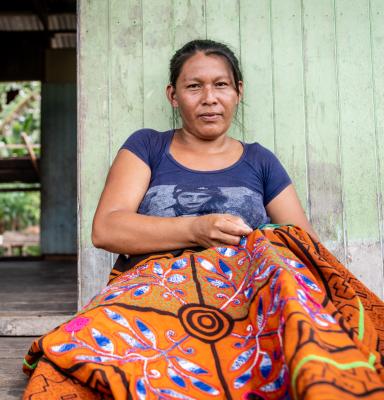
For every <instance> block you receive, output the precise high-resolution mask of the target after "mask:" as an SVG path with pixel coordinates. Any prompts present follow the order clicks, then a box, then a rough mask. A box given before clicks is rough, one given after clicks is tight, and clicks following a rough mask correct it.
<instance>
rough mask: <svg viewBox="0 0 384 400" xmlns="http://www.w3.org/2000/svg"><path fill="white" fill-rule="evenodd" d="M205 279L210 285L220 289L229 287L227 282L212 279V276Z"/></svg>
mask: <svg viewBox="0 0 384 400" xmlns="http://www.w3.org/2000/svg"><path fill="white" fill-rule="evenodd" d="M207 281H208V282H209V283H210V284H211V285H212V286H215V287H217V288H220V289H227V288H229V287H231V285H228V283H225V282H223V281H221V280H219V279H213V278H209V277H207Z"/></svg>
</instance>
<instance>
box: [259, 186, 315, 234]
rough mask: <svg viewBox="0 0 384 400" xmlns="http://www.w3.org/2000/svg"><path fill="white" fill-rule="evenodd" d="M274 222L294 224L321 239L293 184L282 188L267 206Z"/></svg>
mask: <svg viewBox="0 0 384 400" xmlns="http://www.w3.org/2000/svg"><path fill="white" fill-rule="evenodd" d="M265 209H266V211H267V214H268V216H269V217H270V218H271V222H272V223H273V224H293V225H297V226H299V227H300V228H301V229H304V230H305V231H307V232H308V233H309V234H310V235H311V236H312V237H313V238H314V239H315V240H317V241H318V240H319V237H318V236H317V234H316V232H315V231H314V230H313V228H312V226H311V224H310V223H309V221H308V218H307V216H306V215H305V212H304V210H303V207H302V206H301V204H300V200H299V198H298V197H297V193H296V190H295V188H294V186H293V185H292V184H290V185H289V186H287V187H286V188H285V189H284V190H282V191H281V192H280V193H279V194H278V195H277V196H276V197H275V198H274V199H272V200H271V201H270V202H269V203H268V204H267V205H266V207H265Z"/></svg>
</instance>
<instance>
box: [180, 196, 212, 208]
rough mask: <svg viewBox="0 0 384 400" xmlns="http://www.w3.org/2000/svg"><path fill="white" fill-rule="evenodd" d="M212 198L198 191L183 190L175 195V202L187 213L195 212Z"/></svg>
mask: <svg viewBox="0 0 384 400" xmlns="http://www.w3.org/2000/svg"><path fill="white" fill-rule="evenodd" d="M211 198H212V196H211V195H210V194H207V193H200V192H184V193H180V194H179V195H178V196H177V197H176V203H178V205H180V207H181V208H183V209H185V211H186V212H187V213H197V212H199V209H200V208H201V206H203V205H204V204H205V203H206V202H207V201H209V200H210V199H211Z"/></svg>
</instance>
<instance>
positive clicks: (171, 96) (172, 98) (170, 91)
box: [166, 84, 179, 108]
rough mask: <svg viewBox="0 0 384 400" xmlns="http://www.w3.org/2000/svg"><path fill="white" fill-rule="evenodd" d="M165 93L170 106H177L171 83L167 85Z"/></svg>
mask: <svg viewBox="0 0 384 400" xmlns="http://www.w3.org/2000/svg"><path fill="white" fill-rule="evenodd" d="M166 94H167V99H168V101H169V102H170V103H171V106H172V107H173V108H177V107H178V106H179V104H178V102H177V100H176V90H175V88H174V86H172V85H171V84H169V85H167V89H166Z"/></svg>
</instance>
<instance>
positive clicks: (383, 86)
mask: <svg viewBox="0 0 384 400" xmlns="http://www.w3.org/2000/svg"><path fill="white" fill-rule="evenodd" d="M195 38H211V39H214V40H219V41H223V42H225V43H227V44H229V45H230V46H232V48H233V49H234V50H235V51H236V52H237V54H238V56H239V58H240V61H241V65H242V69H243V72H244V76H245V98H244V104H243V105H242V107H241V109H240V110H239V120H240V122H241V123H242V125H243V126H244V129H241V128H240V127H239V125H238V126H234V128H233V129H232V134H233V135H234V136H235V137H237V138H239V139H242V140H245V141H247V142H252V141H258V142H260V143H262V144H263V145H265V146H267V147H269V148H270V149H272V150H273V151H274V152H275V153H276V154H277V156H278V157H279V158H280V160H281V161H282V162H283V164H284V165H285V167H286V168H287V170H288V172H289V173H290V175H291V177H292V179H293V180H294V183H295V185H296V188H297V190H298V193H299V196H300V198H301V201H302V203H303V206H304V207H305V209H306V211H307V213H308V216H309V217H310V219H311V221H312V223H313V225H314V227H315V229H316V230H317V232H318V233H319V235H320V237H321V238H322V240H323V241H324V242H325V243H326V244H327V245H328V246H329V247H330V248H331V249H332V250H333V251H334V253H335V254H336V255H337V256H338V257H339V258H340V259H341V260H342V261H343V262H345V263H346V264H347V265H348V267H349V268H350V269H351V270H352V271H353V272H354V273H356V275H357V276H358V277H359V278H360V279H362V280H363V281H364V282H366V283H367V284H368V286H369V287H371V288H372V289H373V290H374V291H375V292H376V293H377V294H378V295H379V296H383V283H384V280H383V231H384V223H383V211H384V207H383V191H384V1H383V0H99V1H91V0H80V2H79V56H78V57H79V59H78V62H79V94H78V100H79V143H78V144H79V146H78V149H79V169H78V171H79V180H78V181H79V207H80V217H79V224H80V225H79V246H80V266H79V267H80V283H81V284H80V304H83V303H84V302H85V301H86V300H87V299H88V298H89V297H90V296H91V295H92V294H94V293H95V292H96V291H97V290H98V289H99V288H101V287H102V286H103V285H104V284H105V282H106V277H107V275H108V272H109V269H110V267H111V263H112V259H113V257H112V255H109V254H107V253H105V252H103V251H100V250H96V249H94V248H93V246H92V244H91V238H90V236H91V222H92V217H93V213H94V211H95V207H96V205H97V201H98V197H99V195H100V192H101V190H102V187H103V185H104V179H105V176H106V174H107V172H108V168H109V166H110V164H111V162H112V161H113V158H114V156H115V154H116V152H117V150H118V148H119V146H120V145H121V144H122V142H123V141H124V140H125V138H126V137H127V136H128V135H130V134H131V133H132V132H133V131H135V130H137V129H139V128H141V127H153V128H157V129H160V130H161V129H164V130H166V129H169V128H170V127H172V113H171V107H170V106H169V105H168V103H167V101H166V99H165V95H164V90H165V86H166V84H167V77H168V63H169V59H170V57H171V55H172V54H173V52H174V51H175V49H177V48H179V47H180V46H181V45H182V44H183V43H185V42H186V41H188V40H191V39H195Z"/></svg>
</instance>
